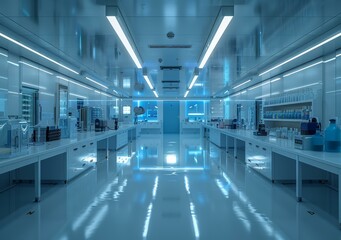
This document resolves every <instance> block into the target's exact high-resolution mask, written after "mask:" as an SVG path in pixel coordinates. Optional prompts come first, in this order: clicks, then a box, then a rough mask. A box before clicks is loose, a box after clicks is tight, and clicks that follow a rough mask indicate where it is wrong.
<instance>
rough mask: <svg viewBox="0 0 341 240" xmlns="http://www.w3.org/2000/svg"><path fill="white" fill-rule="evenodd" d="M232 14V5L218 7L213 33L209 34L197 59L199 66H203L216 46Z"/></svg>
mask: <svg viewBox="0 0 341 240" xmlns="http://www.w3.org/2000/svg"><path fill="white" fill-rule="evenodd" d="M233 14H234V8H233V7H222V8H221V9H220V12H219V15H218V17H217V20H216V22H215V24H214V27H213V31H212V32H211V33H213V35H211V36H209V40H208V41H207V43H206V47H205V49H204V51H203V53H202V57H201V58H200V61H199V68H203V67H204V66H205V64H206V62H207V61H208V59H209V57H210V56H211V54H212V52H213V50H214V49H215V47H216V46H217V44H218V42H219V40H220V38H221V37H222V35H223V34H224V32H225V30H226V28H227V27H228V25H229V24H230V22H231V20H232V18H233Z"/></svg>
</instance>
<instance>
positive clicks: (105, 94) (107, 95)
mask: <svg viewBox="0 0 341 240" xmlns="http://www.w3.org/2000/svg"><path fill="white" fill-rule="evenodd" d="M101 94H102V95H104V96H106V97H113V96H112V95H109V94H107V93H104V92H101Z"/></svg>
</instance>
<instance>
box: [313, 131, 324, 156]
mask: <svg viewBox="0 0 341 240" xmlns="http://www.w3.org/2000/svg"><path fill="white" fill-rule="evenodd" d="M323 144H324V138H323V136H322V135H321V132H320V129H316V133H315V135H314V136H313V139H312V150H313V151H318V152H322V151H323Z"/></svg>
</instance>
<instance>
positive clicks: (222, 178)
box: [0, 135, 341, 240]
mask: <svg viewBox="0 0 341 240" xmlns="http://www.w3.org/2000/svg"><path fill="white" fill-rule="evenodd" d="M169 156H170V157H169ZM319 188H321V187H320V186H312V185H309V186H307V187H306V188H305V193H306V194H307V197H309V198H311V199H312V200H314V199H315V201H312V202H317V203H319V204H320V205H314V204H312V203H311V202H302V203H297V202H296V201H295V196H294V189H293V187H292V186H288V185H285V186H283V185H281V184H272V183H271V182H270V181H268V180H266V179H265V178H263V177H261V176H260V175H258V174H256V173H255V172H254V171H253V170H251V169H249V168H247V167H245V164H244V163H242V162H240V161H239V160H236V159H234V158H232V156H231V155H230V154H227V153H226V152H225V151H222V150H220V149H219V148H217V147H215V146H214V145H212V144H210V143H209V142H208V141H205V140H204V139H202V138H200V137H199V135H181V136H180V135H165V136H163V135H143V136H141V137H140V138H138V139H137V140H136V141H135V142H133V143H131V145H130V146H127V147H125V148H122V149H121V150H120V151H118V152H113V153H111V155H110V157H109V159H108V161H106V162H103V161H102V162H101V161H99V163H98V164H97V168H95V169H92V170H90V171H88V172H86V173H85V174H83V175H82V176H80V177H79V178H77V179H75V180H74V181H72V182H70V183H69V184H67V185H62V184H58V185H43V196H42V201H41V202H40V203H38V204H37V203H32V202H31V199H33V193H32V192H33V186H32V185H30V184H20V185H18V186H16V187H14V188H12V189H10V190H9V191H6V192H3V193H1V194H0V201H1V202H0V203H1V208H0V210H1V211H0V213H1V219H0V236H1V239H59V240H61V239H62V240H71V239H151V240H154V239H156V240H160V239H162V240H167V239H172V240H173V239H178V240H181V239H186V240H187V239H210V240H211V239H278V240H281V239H325V238H327V239H341V233H340V230H339V229H338V224H337V219H336V216H335V211H336V212H337V209H336V210H335V206H334V207H332V206H329V205H328V204H332V205H335V204H336V201H337V200H335V197H337V195H336V194H335V191H334V190H330V189H329V190H328V189H326V188H321V190H320V189H319ZM310 190H311V191H310ZM311 192H314V193H315V194H311ZM319 192H322V193H328V194H329V195H328V196H329V198H330V199H329V201H326V199H325V198H326V194H324V195H323V196H321V195H320V194H316V193H319ZM319 198H323V201H322V200H319ZM326 209H329V210H326ZM309 212H310V213H311V212H313V213H314V214H313V215H312V214H310V213H309ZM19 229H20V231H19Z"/></svg>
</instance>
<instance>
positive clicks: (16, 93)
mask: <svg viewBox="0 0 341 240" xmlns="http://www.w3.org/2000/svg"><path fill="white" fill-rule="evenodd" d="M8 93H11V94H15V95H19V94H21V93H18V92H13V91H8Z"/></svg>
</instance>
